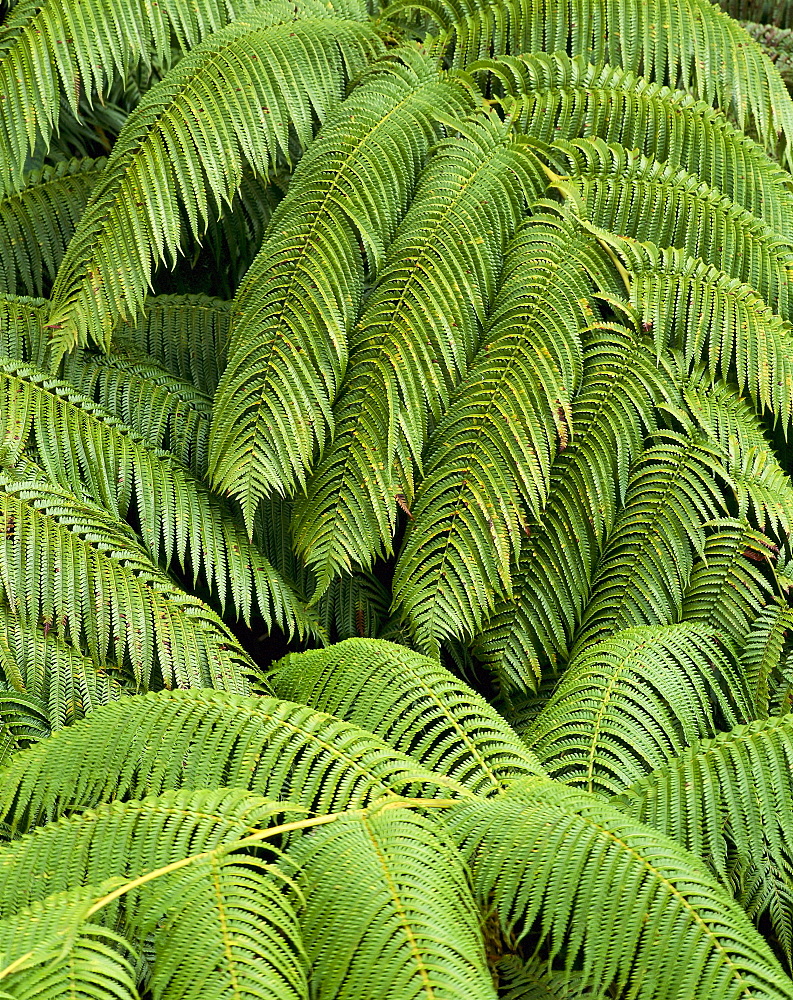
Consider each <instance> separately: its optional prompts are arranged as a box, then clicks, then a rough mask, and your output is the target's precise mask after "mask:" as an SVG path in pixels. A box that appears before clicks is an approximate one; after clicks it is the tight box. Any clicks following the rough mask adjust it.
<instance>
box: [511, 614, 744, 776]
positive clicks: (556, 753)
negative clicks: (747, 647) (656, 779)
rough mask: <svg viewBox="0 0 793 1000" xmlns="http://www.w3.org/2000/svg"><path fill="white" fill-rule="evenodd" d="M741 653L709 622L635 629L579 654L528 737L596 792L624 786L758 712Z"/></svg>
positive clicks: (552, 764) (558, 769)
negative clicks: (721, 726)
mask: <svg viewBox="0 0 793 1000" xmlns="http://www.w3.org/2000/svg"><path fill="white" fill-rule="evenodd" d="M752 707H753V706H752V699H751V697H750V694H749V690H748V686H747V684H746V681H745V680H744V678H743V676H742V672H741V669H740V666H739V664H738V661H737V658H736V657H735V656H734V654H733V653H732V651H729V650H725V649H722V648H721V646H720V644H719V641H718V636H717V634H716V633H714V632H712V631H711V630H709V629H708V628H706V627H703V626H702V625H688V624H682V625H669V626H666V627H663V628H635V629H634V628H631V629H626V630H625V631H622V632H617V633H615V634H614V635H610V636H609V637H608V638H606V639H602V640H601V641H600V642H595V643H593V644H592V645H590V646H588V647H587V648H586V649H584V650H582V651H581V652H580V653H578V654H577V655H575V656H573V657H571V659H570V661H569V662H568V664H567V669H566V670H565V672H564V674H563V675H562V679H561V681H560V682H559V685H558V686H557V688H556V689H555V690H554V693H553V695H552V696H551V698H550V700H549V701H548V703H547V705H546V706H545V708H544V709H543V710H542V711H541V712H540V714H539V715H538V716H537V718H536V719H535V720H534V722H533V723H532V724H531V726H529V728H528V730H527V731H526V732H525V734H524V738H525V740H526V741H527V743H528V744H529V745H530V746H531V747H532V749H533V750H534V751H535V753H536V754H537V755H538V756H539V758H540V761H541V762H542V764H543V767H545V769H546V770H547V772H548V773H549V774H550V775H551V777H552V778H556V779H557V780H559V781H564V782H565V783H566V784H569V785H575V786H577V787H579V788H584V789H586V790H587V791H588V792H601V793H603V794H606V795H609V794H613V793H615V792H618V791H620V790H621V789H622V788H624V787H625V786H626V785H630V784H631V783H632V782H634V781H636V780H637V779H638V778H640V777H642V776H643V775H644V774H647V773H648V772H649V771H652V770H654V769H655V768H658V767H661V766H662V765H663V764H665V763H666V762H667V761H668V760H669V759H670V758H671V757H674V756H676V755H677V754H679V753H681V752H682V751H683V750H685V748H686V747H687V746H689V745H690V744H691V743H693V742H694V741H695V740H698V739H702V738H705V737H708V736H714V735H715V733H716V730H717V725H718V722H719V721H721V720H719V718H718V717H717V715H716V712H718V713H719V714H720V715H721V717H722V719H723V721H724V722H725V723H726V725H727V726H733V725H736V724H737V723H739V722H746V721H747V720H748V719H749V718H751V716H752Z"/></svg>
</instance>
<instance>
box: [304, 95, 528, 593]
mask: <svg viewBox="0 0 793 1000" xmlns="http://www.w3.org/2000/svg"><path fill="white" fill-rule="evenodd" d="M453 127H454V128H455V129H459V132H460V135H459V137H455V138H452V139H449V140H447V141H445V142H443V143H441V144H440V146H439V147H438V149H437V151H436V153H435V155H433V156H432V157H431V158H430V160H429V162H428V163H427V165H426V166H425V168H424V170H423V171H422V173H421V176H420V177H419V181H418V187H417V190H416V193H415V195H414V198H413V202H412V205H411V208H410V211H409V212H408V214H407V215H406V217H405V219H404V221H403V222H402V224H401V226H400V227H399V230H398V232H397V235H396V238H395V240H394V242H393V243H392V244H391V247H390V249H389V252H388V256H387V258H386V261H385V264H384V266H383V269H382V271H381V273H380V277H379V280H378V282H377V284H376V286H375V287H374V289H373V291H372V292H371V294H370V296H369V298H368V300H367V305H366V308H365V309H364V312H363V315H362V317H361V320H360V322H359V324H358V326H357V327H356V328H355V330H354V331H353V334H352V337H351V345H350V359H349V365H348V369H347V377H346V379H345V381H344V383H343V386H342V391H341V395H340V397H339V400H338V402H337V403H336V405H335V406H334V421H335V425H336V430H335V435H334V438H333V442H332V444H331V445H330V446H329V448H328V449H327V450H326V452H325V454H324V456H323V457H322V459H321V461H320V463H319V465H318V466H317V467H316V469H315V470H314V473H313V475H312V476H311V478H310V479H309V481H308V485H307V488H306V495H305V496H304V497H299V498H298V500H297V501H296V504H295V517H294V536H295V544H296V546H297V549H298V551H299V552H300V553H301V554H302V555H303V556H304V557H305V558H306V560H307V562H308V564H309V566H311V567H312V568H313V569H314V570H315V571H316V573H317V578H318V582H317V592H316V594H317V596H319V595H321V593H322V592H323V591H324V590H325V589H326V587H327V586H328V584H329V583H330V580H331V579H332V578H333V576H335V575H336V574H337V573H338V572H340V571H345V570H346V571H348V572H349V570H350V569H351V568H352V566H353V564H355V563H359V564H360V565H362V566H367V565H368V564H370V563H371V561H372V557H373V556H374V555H375V553H377V552H379V551H381V550H383V549H385V550H387V551H390V547H391V536H392V533H393V530H394V524H395V518H396V511H397V509H398V506H399V500H398V498H399V497H400V496H402V497H403V502H406V501H407V500H409V496H408V493H409V484H408V483H406V482H405V479H404V477H402V476H399V475H395V474H394V470H393V463H394V460H395V457H396V455H397V452H398V451H401V453H402V454H401V457H400V461H401V463H402V464H403V465H404V464H407V463H409V462H410V455H412V456H413V458H416V459H417V458H418V457H419V456H420V454H421V450H422V448H423V445H424V441H425V438H426V434H427V420H428V418H429V417H430V415H432V416H433V417H435V418H437V416H439V415H440V413H441V412H442V409H443V408H444V407H445V406H446V405H447V404H448V400H449V395H450V392H451V390H452V389H453V387H454V385H455V384H456V383H457V382H458V381H459V380H460V378H461V377H462V375H463V374H464V372H465V369H466V367H467V364H468V362H469V361H470V359H471V357H472V355H473V353H474V351H475V348H476V344H477V342H478V339H479V326H480V324H481V323H483V322H484V320H485V316H486V314H487V309H488V306H489V304H490V300H491V298H492V295H493V293H494V291H495V285H496V281H497V278H498V269H499V267H500V264H501V255H502V254H503V252H504V248H505V245H506V243H507V241H508V240H509V239H510V238H511V236H512V235H513V233H514V231H515V228H516V227H517V224H518V222H519V220H520V217H521V214H522V211H523V209H524V206H525V204H526V203H527V202H533V201H534V199H535V197H536V195H537V194H538V193H540V191H541V190H542V189H543V188H544V186H545V180H544V175H543V174H542V172H541V169H540V163H539V161H538V160H537V158H536V156H535V155H534V154H533V152H532V151H531V150H530V148H529V147H528V146H527V145H526V143H525V142H523V141H522V140H521V139H520V138H519V137H516V136H515V135H514V133H513V131H512V129H511V126H510V124H509V123H502V122H500V121H499V120H498V119H497V118H496V117H495V115H488V116H485V115H484V114H480V115H479V116H475V117H473V116H472V117H471V118H469V119H468V120H467V121H466V122H459V123H457V124H454V125H453ZM408 452H409V454H408ZM406 491H407V492H406Z"/></svg>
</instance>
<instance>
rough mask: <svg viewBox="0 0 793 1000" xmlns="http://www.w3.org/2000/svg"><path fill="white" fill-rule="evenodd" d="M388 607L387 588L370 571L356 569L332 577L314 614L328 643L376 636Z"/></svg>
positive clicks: (383, 621)
mask: <svg viewBox="0 0 793 1000" xmlns="http://www.w3.org/2000/svg"><path fill="white" fill-rule="evenodd" d="M390 606H391V594H390V591H389V590H388V589H387V588H386V587H385V586H383V584H382V583H381V582H380V580H378V579H377V577H376V576H375V575H374V573H372V572H371V570H356V571H355V572H354V573H350V574H344V576H337V577H336V579H335V580H334V581H333V583H331V585H330V586H329V587H328V589H327V590H326V591H325V593H324V594H323V595H322V600H320V601H319V602H318V604H317V615H318V617H319V621H320V624H321V625H322V627H323V629H324V631H325V634H326V635H327V636H328V638H329V639H330V641H331V642H341V641H343V640H344V639H354V638H356V637H358V638H359V639H365V638H369V639H376V638H380V637H381V636H380V633H381V631H382V630H383V629H384V628H385V627H386V624H387V622H388V617H389V614H388V613H389V608H390Z"/></svg>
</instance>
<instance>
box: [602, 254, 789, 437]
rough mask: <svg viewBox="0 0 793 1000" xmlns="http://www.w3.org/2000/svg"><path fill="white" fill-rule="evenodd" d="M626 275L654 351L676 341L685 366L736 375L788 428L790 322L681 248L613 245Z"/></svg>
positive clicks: (713, 373)
mask: <svg viewBox="0 0 793 1000" xmlns="http://www.w3.org/2000/svg"><path fill="white" fill-rule="evenodd" d="M617 250H618V252H619V253H620V254H621V255H622V256H623V259H624V260H625V262H626V266H627V268H628V270H629V271H630V275H631V302H632V304H633V306H634V307H635V308H636V309H637V310H638V311H639V312H640V314H641V315H642V317H643V319H644V321H645V322H646V323H648V324H650V325H651V326H652V330H653V336H654V339H655V342H656V346H657V348H658V350H659V351H660V350H662V349H663V348H664V347H666V346H676V347H679V348H680V349H681V350H682V351H683V354H684V356H685V359H686V362H687V364H688V365H689V366H692V367H693V365H694V364H696V363H697V362H700V361H701V362H702V363H703V364H705V365H706V366H707V368H708V371H709V373H710V376H711V378H713V379H715V378H716V376H721V377H722V378H735V379H737V382H738V386H739V388H740V389H741V390H742V391H743V390H745V391H746V392H748V393H749V395H750V397H751V399H752V401H753V402H754V404H755V406H756V407H757V408H758V409H760V410H766V411H767V412H769V413H770V414H772V415H773V416H774V417H775V418H776V419H778V420H779V421H780V423H781V424H782V427H783V428H784V429H787V427H788V425H789V423H790V422H791V421H793V388H791V387H792V386H793V363H792V362H791V357H793V337H791V333H790V325H789V324H788V323H786V322H785V321H783V320H782V319H781V318H780V317H779V316H778V315H776V314H775V313H774V312H773V311H772V310H771V309H770V308H769V307H768V305H766V303H765V302H763V300H762V299H761V298H760V297H759V296H758V295H757V293H756V292H755V291H754V290H753V289H752V288H751V287H750V286H749V285H746V284H743V283H742V282H740V281H738V280H737V279H736V278H731V277H730V276H729V275H728V274H725V273H724V272H723V271H719V270H718V269H717V268H715V267H711V266H709V265H707V264H705V263H704V262H703V261H701V260H699V259H697V258H696V257H692V256H689V255H688V254H686V253H684V252H683V251H682V250H678V249H666V250H660V249H659V248H658V247H656V246H654V245H652V244H649V243H644V244H640V243H636V242H633V241H631V240H621V241H619V244H618V245H617Z"/></svg>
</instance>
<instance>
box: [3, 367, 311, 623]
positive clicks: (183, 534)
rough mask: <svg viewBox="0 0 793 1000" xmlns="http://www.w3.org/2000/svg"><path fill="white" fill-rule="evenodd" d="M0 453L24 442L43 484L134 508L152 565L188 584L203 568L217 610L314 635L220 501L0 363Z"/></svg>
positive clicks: (56, 386)
mask: <svg viewBox="0 0 793 1000" xmlns="http://www.w3.org/2000/svg"><path fill="white" fill-rule="evenodd" d="M0 412H2V414H3V416H4V418H5V426H6V433H5V440H4V442H3V447H4V449H5V451H6V453H7V461H8V460H9V459H10V460H11V461H13V460H15V459H16V457H17V455H18V454H19V453H20V451H21V449H22V448H23V447H24V446H25V444H26V443H27V441H28V439H29V438H31V437H32V438H33V439H34V440H35V444H36V448H37V450H38V453H39V456H40V458H41V461H42V463H43V465H44V466H45V468H46V470H47V473H48V474H49V476H50V478H51V479H52V480H53V481H55V482H59V483H61V484H62V485H64V486H68V487H70V488H71V489H73V490H75V491H79V490H80V489H82V488H83V485H85V486H87V488H88V490H89V491H90V493H91V495H92V496H93V497H94V498H95V499H96V500H97V501H98V502H99V503H101V504H103V505H104V507H105V508H106V509H107V510H108V511H109V512H110V513H111V514H112V515H114V516H116V517H118V518H124V517H126V516H127V513H128V511H129V508H130V506H131V505H132V504H133V503H134V505H135V509H136V512H137V516H138V520H139V523H140V534H141V536H142V538H143V540H144V542H145V544H146V547H147V548H148V550H149V551H150V552H151V554H152V557H153V559H154V560H155V561H157V560H160V559H162V560H164V562H165V564H166V566H168V565H169V564H170V563H171V562H172V561H173V560H174V559H175V560H178V562H179V563H180V564H181V565H182V567H183V568H184V570H185V571H186V572H190V570H191V569H192V571H193V578H194V579H195V578H196V577H197V574H198V572H199V570H203V572H204V573H205V575H206V577H207V580H208V581H209V585H210V587H212V589H213V590H214V591H215V592H216V593H217V596H218V599H219V600H220V602H221V605H223V606H225V604H226V601H227V599H228V596H229V595H230V596H231V599H232V601H233V603H234V607H235V610H236V611H237V614H238V615H239V616H240V617H243V618H245V619H246V620H247V619H248V617H249V615H250V612H251V606H252V603H253V601H255V602H256V603H255V605H254V606H255V607H257V608H258V610H259V612H260V613H261V615H262V617H263V618H264V620H265V622H266V624H267V625H268V627H269V626H270V625H271V624H272V623H273V622H275V623H277V624H278V625H279V626H281V627H283V628H284V629H285V630H286V631H289V632H290V633H291V632H296V633H297V634H299V635H303V636H305V635H310V634H312V633H313V632H316V624H314V622H313V619H312V617H311V616H310V615H309V614H308V612H307V611H306V609H305V607H304V606H303V604H302V602H301V600H300V598H299V597H298V596H297V595H296V594H295V593H294V591H293V590H292V589H291V587H290V586H289V584H288V583H287V582H286V581H285V580H283V579H282V578H281V577H280V576H279V575H278V573H277V572H276V570H275V569H274V568H273V567H272V566H271V565H270V563H269V562H268V561H267V560H266V559H265V558H264V556H263V555H262V554H261V553H260V552H258V551H257V549H256V548H255V547H254V546H253V545H252V544H251V543H250V542H249V541H248V539H247V536H246V533H245V530H244V528H243V526H242V524H241V523H240V522H239V519H238V518H237V517H236V515H235V514H234V512H233V511H232V510H231V509H230V507H229V506H228V504H226V502H225V501H223V500H221V499H220V498H219V497H217V496H215V495H213V494H212V493H211V492H210V491H209V489H207V487H205V486H204V485H203V483H202V482H201V481H200V480H198V479H197V478H195V477H194V476H192V475H191V474H190V473H189V471H188V470H187V469H186V468H185V467H184V466H183V465H181V463H179V462H178V461H177V460H176V459H175V458H174V457H173V456H172V455H170V454H169V453H168V452H164V451H162V450H160V449H157V448H155V447H153V446H151V445H149V444H148V442H147V441H145V440H144V439H142V438H141V437H140V436H139V435H137V434H135V432H134V431H133V430H132V429H131V428H129V427H126V426H125V425H124V424H122V423H120V421H118V420H116V419H115V418H114V417H112V416H111V415H110V414H108V413H106V412H105V411H103V410H102V409H100V408H99V407H98V406H96V404H94V403H92V402H91V401H90V400H89V399H87V398H86V397H84V396H80V395H79V394H78V393H77V392H75V391H74V390H73V389H71V387H70V386H69V385H67V384H66V383H64V382H59V381H57V380H55V379H52V378H50V377H49V376H48V375H46V374H45V373H44V372H42V371H40V370H38V369H34V368H29V367H27V366H23V365H18V364H16V362H12V361H8V360H4V359H2V358H0Z"/></svg>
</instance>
